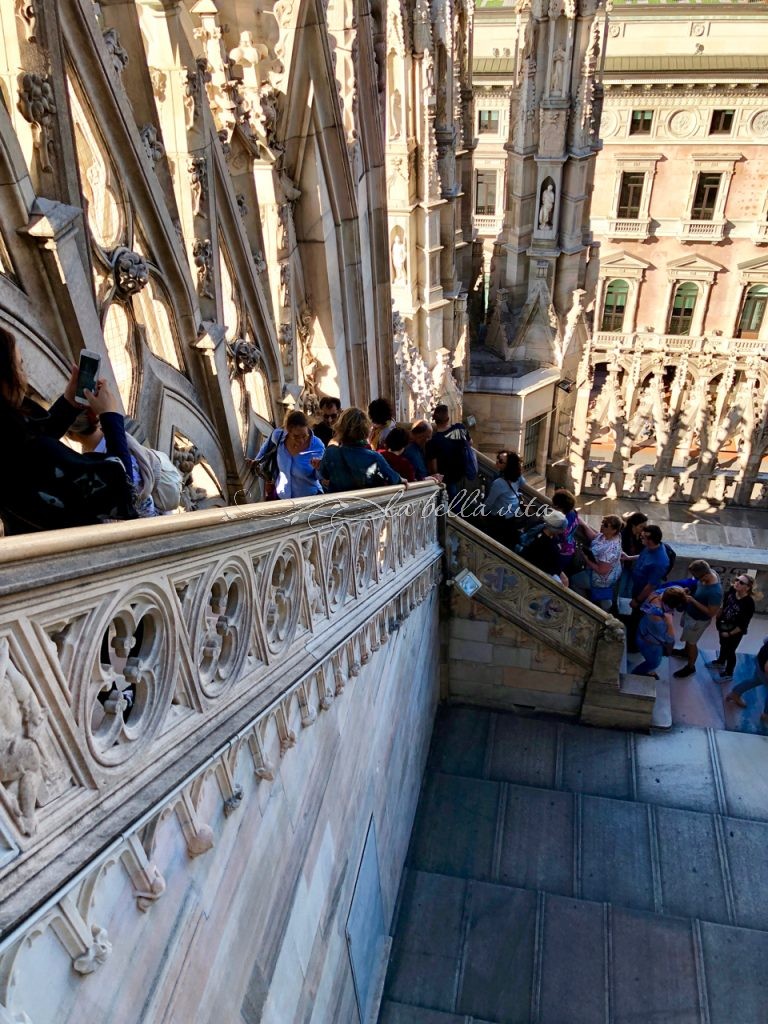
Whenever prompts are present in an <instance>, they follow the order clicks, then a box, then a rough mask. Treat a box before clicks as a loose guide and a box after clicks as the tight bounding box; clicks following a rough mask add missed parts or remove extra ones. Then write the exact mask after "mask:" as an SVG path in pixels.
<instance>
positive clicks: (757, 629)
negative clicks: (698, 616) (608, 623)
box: [629, 615, 768, 1024]
mask: <svg viewBox="0 0 768 1024" xmlns="http://www.w3.org/2000/svg"><path fill="white" fill-rule="evenodd" d="M678 618H679V616H678ZM678 633H679V623H678ZM766 637H768V617H767V616H765V615H756V616H755V617H754V618H753V620H752V622H751V623H750V626H749V632H748V633H747V635H746V636H745V637H744V639H743V640H742V641H741V644H740V645H739V650H738V652H737V659H736V672H735V673H734V676H733V680H732V681H730V682H721V681H720V674H719V672H718V671H716V670H715V669H711V668H709V667H708V662H711V661H713V660H714V659H715V657H716V655H717V654H718V653H719V645H718V636H717V630H716V629H715V626H714V624H712V625H710V626H709V627H708V628H707V630H706V632H705V633H704V635H703V636H702V638H701V640H700V642H699V649H700V651H701V653H700V654H699V658H698V660H697V662H696V674H695V675H692V676H688V677H687V678H685V679H675V678H674V675H673V672H674V671H675V670H676V669H679V668H682V666H683V665H684V664H685V661H682V660H680V659H678V658H665V659H664V660H663V661H662V663H661V666H660V668H659V670H658V672H659V677H660V686H659V688H658V690H657V693H658V698H659V699H660V700H661V701H668V702H669V703H670V710H671V720H672V723H673V724H674V725H695V726H699V727H702V728H712V729H728V730H732V731H738V732H751V733H757V734H759V735H762V736H768V725H766V723H765V722H762V721H761V720H760V713H761V712H762V711H763V710H764V708H765V704H766V699H768V691H766V688H765V686H760V687H758V688H757V689H754V690H749V691H748V692H747V693H745V694H744V700H745V701H746V704H747V706H746V708H743V709H742V708H740V707H737V706H736V705H735V704H731V703H729V702H727V701H726V700H725V697H726V694H727V693H728V692H729V691H730V690H731V689H732V687H734V686H735V685H736V684H737V683H741V682H744V681H746V680H747V679H751V678H752V677H753V676H754V675H755V673H756V672H757V661H756V659H755V654H756V653H757V651H758V650H759V649H760V646H761V645H762V642H763V640H764V639H765V638H766ZM678 643H679V641H678ZM629 661H630V664H639V662H640V661H642V657H641V655H639V654H637V655H630V656H629ZM766 855H767V856H768V851H766ZM766 1006H767V1009H766V1017H765V1020H766V1024H768V1003H767V1004H766ZM734 1024H735V1022H734Z"/></svg>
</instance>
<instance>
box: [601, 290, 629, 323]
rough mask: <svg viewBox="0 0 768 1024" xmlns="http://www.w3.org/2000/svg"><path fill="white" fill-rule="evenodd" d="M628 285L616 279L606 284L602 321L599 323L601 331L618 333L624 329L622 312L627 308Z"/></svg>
mask: <svg viewBox="0 0 768 1024" xmlns="http://www.w3.org/2000/svg"><path fill="white" fill-rule="evenodd" d="M628 295H629V285H628V284H627V282H626V281H622V280H621V279H620V278H617V279H616V280H614V281H610V282H609V283H608V287H607V288H606V289H605V302H604V303H603V319H602V320H601V321H600V330H601V331H620V330H622V328H623V327H624V310H625V309H626V308H627V296H628Z"/></svg>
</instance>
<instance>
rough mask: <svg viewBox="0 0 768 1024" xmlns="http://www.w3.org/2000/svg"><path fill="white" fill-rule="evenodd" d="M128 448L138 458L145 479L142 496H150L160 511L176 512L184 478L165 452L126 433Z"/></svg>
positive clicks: (140, 470)
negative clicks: (146, 444)
mask: <svg viewBox="0 0 768 1024" xmlns="http://www.w3.org/2000/svg"><path fill="white" fill-rule="evenodd" d="M126 437H127V440H128V450H129V451H130V453H131V455H132V456H133V457H134V459H136V462H137V463H138V466H139V472H140V473H141V477H142V480H143V481H144V488H143V489H142V492H141V494H140V495H139V497H140V498H146V497H150V496H151V498H152V501H153V502H154V504H155V508H156V509H157V511H158V512H175V511H176V509H177V508H178V507H179V504H180V503H181V488H182V486H183V484H184V478H183V477H182V475H181V473H180V472H179V470H178V469H177V468H176V467H175V466H174V464H173V463H172V462H171V460H170V459H169V458H168V456H167V455H166V454H165V452H160V451H156V450H155V449H154V448H147V447H145V446H144V445H143V444H140V443H139V442H138V441H137V440H136V438H135V437H132V436H131V435H130V434H127V435H126Z"/></svg>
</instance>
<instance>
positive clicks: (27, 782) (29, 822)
mask: <svg viewBox="0 0 768 1024" xmlns="http://www.w3.org/2000/svg"><path fill="white" fill-rule="evenodd" d="M44 722H45V712H44V711H43V709H42V708H41V707H40V704H39V703H38V700H37V697H36V696H35V694H34V691H33V690H32V687H31V686H30V685H29V683H28V682H27V680H26V679H25V678H24V676H23V675H22V674H21V672H19V670H18V669H17V668H16V666H15V665H14V664H13V663H12V662H11V654H10V648H9V645H8V641H7V640H6V639H3V640H0V783H3V784H4V786H5V787H6V793H7V795H8V798H9V800H10V803H11V813H12V814H13V816H14V817H15V818H16V819H17V822H18V825H19V828H20V830H21V832H22V833H23V834H24V835H26V836H31V835H34V833H35V832H36V831H37V818H36V815H35V808H36V807H37V804H38V802H39V798H40V797H41V795H42V793H41V790H42V789H43V782H44V777H45V776H46V775H47V774H49V773H48V772H47V766H46V764H45V759H44V755H43V752H42V750H41V746H40V741H41V740H42V735H41V731H42V728H43V725H44Z"/></svg>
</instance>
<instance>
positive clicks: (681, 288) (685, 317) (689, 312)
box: [667, 281, 699, 334]
mask: <svg viewBox="0 0 768 1024" xmlns="http://www.w3.org/2000/svg"><path fill="white" fill-rule="evenodd" d="M698 297H699V287H698V285H696V284H694V283H693V281H686V282H685V283H684V284H679V285H678V286H677V291H676V292H675V298H674V300H673V302H672V312H671V313H670V315H669V326H668V327H667V334H690V333H691V321H692V320H693V310H694V308H695V307H696V299H697V298H698Z"/></svg>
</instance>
